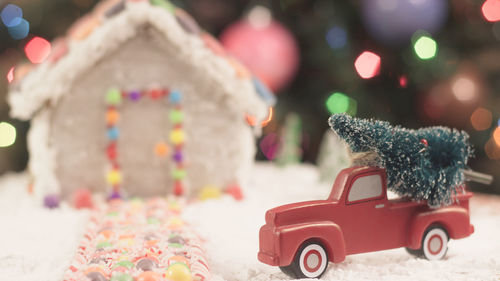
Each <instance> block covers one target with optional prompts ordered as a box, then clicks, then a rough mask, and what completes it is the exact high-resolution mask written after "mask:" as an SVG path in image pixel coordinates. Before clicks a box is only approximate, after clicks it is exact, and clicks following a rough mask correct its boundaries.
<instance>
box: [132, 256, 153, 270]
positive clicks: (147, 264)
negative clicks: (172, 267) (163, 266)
mask: <svg viewBox="0 0 500 281" xmlns="http://www.w3.org/2000/svg"><path fill="white" fill-rule="evenodd" d="M136 267H137V269H140V270H142V271H151V270H153V269H155V268H156V267H158V264H157V263H156V262H155V261H154V260H152V259H148V258H143V259H140V260H139V261H138V262H137V265H136Z"/></svg>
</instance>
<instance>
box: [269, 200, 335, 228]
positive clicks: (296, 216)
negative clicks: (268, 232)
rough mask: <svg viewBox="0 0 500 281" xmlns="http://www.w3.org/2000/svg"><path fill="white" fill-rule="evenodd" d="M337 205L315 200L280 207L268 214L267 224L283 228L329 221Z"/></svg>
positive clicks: (329, 201) (328, 201) (333, 202)
mask: <svg viewBox="0 0 500 281" xmlns="http://www.w3.org/2000/svg"><path fill="white" fill-rule="evenodd" d="M337 205H338V202H337V201H331V200H315V201H306V202H299V203H293V204H287V205H283V206H279V207H276V208H273V209H270V210H269V211H267V212H266V224H268V225H274V226H283V225H291V224H297V223H305V222H311V221H321V220H328V218H331V212H332V211H333V209H334V208H335V206H337Z"/></svg>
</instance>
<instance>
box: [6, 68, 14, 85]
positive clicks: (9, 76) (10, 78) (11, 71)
mask: <svg viewBox="0 0 500 281" xmlns="http://www.w3.org/2000/svg"><path fill="white" fill-rule="evenodd" d="M12 81H14V66H13V67H11V68H10V69H9V72H7V82H9V84H10V83H12Z"/></svg>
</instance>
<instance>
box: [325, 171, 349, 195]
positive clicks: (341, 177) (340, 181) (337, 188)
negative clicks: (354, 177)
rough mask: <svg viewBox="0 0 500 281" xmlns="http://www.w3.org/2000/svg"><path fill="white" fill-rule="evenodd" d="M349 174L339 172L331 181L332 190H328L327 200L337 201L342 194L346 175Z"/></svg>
mask: <svg viewBox="0 0 500 281" xmlns="http://www.w3.org/2000/svg"><path fill="white" fill-rule="evenodd" d="M348 176H349V175H348V174H347V173H342V172H340V173H339V174H338V175H337V178H336V179H335V182H334V183H333V187H332V191H331V192H330V196H328V200H332V201H339V200H340V197H341V196H342V192H343V191H344V186H345V184H346V182H347V177H348Z"/></svg>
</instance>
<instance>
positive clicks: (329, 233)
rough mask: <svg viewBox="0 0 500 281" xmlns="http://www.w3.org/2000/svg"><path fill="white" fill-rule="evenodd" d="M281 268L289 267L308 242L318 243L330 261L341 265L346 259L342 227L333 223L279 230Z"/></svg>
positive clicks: (301, 225)
mask: <svg viewBox="0 0 500 281" xmlns="http://www.w3.org/2000/svg"><path fill="white" fill-rule="evenodd" d="M278 232H279V241H280V243H279V247H280V249H279V251H280V260H279V265H280V266H288V265H290V264H291V263H292V261H293V258H294V257H295V254H296V252H297V250H298V249H299V247H300V246H301V245H302V244H303V243H304V242H306V241H308V240H313V241H318V242H320V243H321V244H322V245H323V246H324V247H325V248H326V251H327V253H328V259H329V260H330V261H332V262H335V263H339V262H342V261H343V260H344V259H345V256H346V251H345V243H344V235H343V234H342V231H341V230H340V227H339V226H338V225H337V224H335V223H333V222H331V221H320V222H315V223H303V224H294V225H288V226H284V227H280V228H278Z"/></svg>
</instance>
